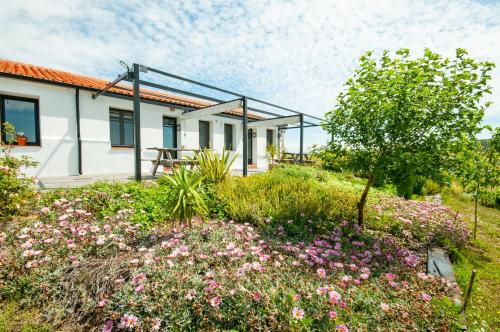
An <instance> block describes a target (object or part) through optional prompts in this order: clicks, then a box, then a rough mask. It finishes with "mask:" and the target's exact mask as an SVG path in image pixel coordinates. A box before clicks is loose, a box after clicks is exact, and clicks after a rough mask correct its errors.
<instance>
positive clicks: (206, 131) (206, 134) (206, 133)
mask: <svg viewBox="0 0 500 332" xmlns="http://www.w3.org/2000/svg"><path fill="white" fill-rule="evenodd" d="M199 126H200V128H199V136H200V149H209V148H210V122H208V121H200V125H199Z"/></svg>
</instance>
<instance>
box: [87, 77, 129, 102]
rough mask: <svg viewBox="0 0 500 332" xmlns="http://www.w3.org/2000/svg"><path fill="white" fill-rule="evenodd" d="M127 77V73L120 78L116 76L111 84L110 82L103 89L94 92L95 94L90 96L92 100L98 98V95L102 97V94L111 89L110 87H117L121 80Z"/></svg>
mask: <svg viewBox="0 0 500 332" xmlns="http://www.w3.org/2000/svg"><path fill="white" fill-rule="evenodd" d="M128 75H129V72H128V71H126V72H124V73H123V74H121V75H120V76H118V77H117V78H116V79H115V80H114V81H113V82H110V83H108V84H107V85H106V86H105V87H104V89H102V90H100V91H98V92H96V93H93V94H92V99H96V98H97V97H99V96H100V95H102V94H103V93H104V92H106V91H108V90H109V89H111V88H112V87H114V86H115V85H117V84H118V83H119V82H120V81H121V80H123V79H124V78H125V77H128Z"/></svg>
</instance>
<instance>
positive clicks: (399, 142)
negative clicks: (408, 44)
mask: <svg viewBox="0 0 500 332" xmlns="http://www.w3.org/2000/svg"><path fill="white" fill-rule="evenodd" d="M493 67H494V64H493V63H491V62H476V61H475V60H474V59H472V58H470V57H468V56H467V52H466V51H465V50H463V49H457V51H456V56H455V58H453V59H448V58H444V57H442V56H441V55H439V54H436V53H433V52H432V51H431V50H429V49H426V50H425V52H424V54H423V56H421V57H417V58H411V57H410V52H409V50H408V49H400V50H398V51H397V52H396V55H395V56H394V57H391V55H390V54H389V52H388V51H385V52H384V53H383V55H382V57H381V58H380V59H378V60H377V59H375V58H374V57H373V53H372V52H367V53H366V54H364V55H363V56H361V58H360V67H359V69H357V70H356V72H355V74H354V76H353V77H352V78H349V79H348V80H347V82H346V83H345V85H344V90H343V91H342V92H341V93H340V94H339V96H338V97H337V104H336V106H335V108H334V109H333V110H332V111H330V112H328V113H327V114H326V116H325V121H324V122H323V123H322V127H323V128H324V129H325V130H326V131H327V132H329V133H330V134H331V137H332V139H331V142H330V143H329V146H330V148H332V149H336V150H338V149H347V150H349V153H350V156H351V158H350V164H349V167H350V168H351V169H352V170H354V171H356V172H361V173H364V174H366V176H367V177H368V182H367V184H366V187H365V189H364V191H363V193H362V195H361V198H360V200H359V202H358V224H359V225H362V224H363V216H364V207H365V202H366V199H367V196H368V192H369V190H370V187H371V186H372V185H373V183H374V181H375V180H386V179H389V180H392V181H394V182H396V184H400V185H404V184H408V183H409V184H411V182H412V181H413V179H414V177H415V175H416V174H421V175H427V174H436V173H437V172H439V171H440V170H441V168H442V167H443V165H445V164H446V162H447V161H448V160H449V159H450V157H451V156H452V151H453V149H454V148H456V147H457V145H459V142H460V141H461V140H462V139H463V138H464V137H469V138H472V137H474V136H475V135H476V134H477V133H478V131H479V130H480V126H479V125H480V122H481V120H482V118H483V115H484V111H485V109H486V108H487V107H488V106H489V104H490V103H489V102H484V100H483V99H484V98H483V97H484V95H485V94H486V93H491V91H490V87H489V86H488V81H489V80H490V79H491V77H490V75H489V73H490V71H491V70H492V69H493Z"/></svg>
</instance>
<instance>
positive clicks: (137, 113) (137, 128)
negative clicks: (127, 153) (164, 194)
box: [133, 63, 141, 181]
mask: <svg viewBox="0 0 500 332" xmlns="http://www.w3.org/2000/svg"><path fill="white" fill-rule="evenodd" d="M133 67H134V69H133V70H134V161H135V179H136V180H137V181H141V92H140V84H139V65H138V64H137V63H134V65H133Z"/></svg>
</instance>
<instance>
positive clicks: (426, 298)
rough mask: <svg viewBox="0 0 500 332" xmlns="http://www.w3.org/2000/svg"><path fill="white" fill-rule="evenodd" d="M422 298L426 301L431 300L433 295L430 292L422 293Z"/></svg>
mask: <svg viewBox="0 0 500 332" xmlns="http://www.w3.org/2000/svg"><path fill="white" fill-rule="evenodd" d="M422 299H423V300H424V301H427V302H429V301H430V300H431V299H432V296H430V295H429V294H427V293H422Z"/></svg>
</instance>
